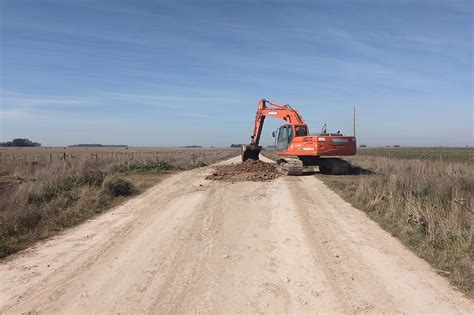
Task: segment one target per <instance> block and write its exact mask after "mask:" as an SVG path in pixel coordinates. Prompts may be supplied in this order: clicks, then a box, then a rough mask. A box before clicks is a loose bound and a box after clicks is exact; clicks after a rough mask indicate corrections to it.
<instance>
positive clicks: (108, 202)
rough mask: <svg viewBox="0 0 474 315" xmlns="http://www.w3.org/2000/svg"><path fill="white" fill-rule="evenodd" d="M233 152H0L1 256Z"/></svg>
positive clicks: (180, 150)
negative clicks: (167, 176) (175, 174)
mask: <svg viewBox="0 0 474 315" xmlns="http://www.w3.org/2000/svg"><path fill="white" fill-rule="evenodd" d="M236 154H237V150H235V149H175V150H173V149H148V150H144V149H136V150H135V151H133V150H130V151H129V150H128V149H127V151H126V150H125V149H103V150H99V151H97V150H94V149H93V150H91V149H69V148H68V149H62V150H61V149H56V148H55V149H47V148H36V149H19V148H9V149H2V150H0V162H1V164H0V257H4V256H7V255H8V254H11V253H14V252H16V251H18V250H21V249H23V248H25V247H27V246H28V245H30V244H32V243H33V242H35V241H37V240H39V239H44V238H47V237H49V236H51V235H54V234H55V233H57V232H58V231H61V230H62V229H64V228H67V227H70V226H72V225H75V224H77V223H80V222H82V221H84V220H85V219H87V218H90V217H91V216H93V215H95V214H97V213H99V212H102V211H104V210H105V209H107V208H109V207H111V206H113V205H116V204H118V203H120V202H122V201H124V200H126V198H128V197H130V196H132V195H136V194H139V193H141V192H143V191H144V190H145V189H147V188H148V187H150V186H152V185H153V184H155V183H157V182H158V181H159V180H161V179H162V178H163V175H164V174H166V173H169V172H174V171H178V170H185V169H191V168H195V167H201V166H205V165H208V164H212V163H215V162H216V161H218V160H222V159H225V158H229V157H232V156H235V155H236Z"/></svg>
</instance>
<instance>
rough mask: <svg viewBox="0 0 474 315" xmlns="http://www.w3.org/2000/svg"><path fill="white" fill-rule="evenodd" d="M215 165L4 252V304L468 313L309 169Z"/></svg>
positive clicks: (77, 309)
mask: <svg viewBox="0 0 474 315" xmlns="http://www.w3.org/2000/svg"><path fill="white" fill-rule="evenodd" d="M227 162H238V159H237V158H235V159H232V160H230V161H227ZM211 172H212V170H211V168H208V167H206V168H200V169H195V170H191V171H186V172H182V173H178V174H176V175H173V176H170V177H168V178H166V179H165V180H163V181H162V182H161V183H160V184H158V185H156V186H155V187H153V188H151V189H150V190H148V191H147V192H146V193H144V194H142V195H140V196H138V197H136V198H134V199H132V200H130V201H128V202H126V203H125V204H123V205H121V206H119V207H117V208H115V209H112V210H111V211H108V212H107V213H105V214H103V215H101V216H99V217H97V218H95V219H93V220H90V221H88V222H86V223H84V224H82V225H80V226H78V227H76V228H73V229H70V230H68V231H65V232H64V233H62V234H60V235H58V236H56V237H54V238H52V239H49V240H47V241H45V242H43V243H40V244H38V245H36V246H34V247H33V248H30V249H28V250H25V251H23V252H21V253H19V254H17V255H14V256H11V257H10V258H8V259H6V260H4V261H2V262H1V264H0V279H1V287H0V312H2V313H3V312H12V313H19V312H26V311H40V312H44V313H52V312H57V313H59V312H60V313H68V314H70V313H112V312H114V313H117V312H122V313H123V312H141V311H145V312H162V313H183V312H204V313H209V312H211V313H224V312H268V313H275V312H298V313H301V312H315V311H320V312H343V313H354V312H377V313H379V312H413V313H414V312H416V313H420V312H422V313H465V314H468V313H470V314H473V313H474V306H473V302H472V301H471V300H468V299H466V298H463V297H462V295H461V294H460V293H458V292H456V291H455V290H454V289H452V288H451V287H450V286H449V285H448V283H447V281H446V280H445V279H443V278H442V277H440V276H438V275H437V274H435V273H434V272H433V270H432V269H431V268H430V267H429V266H428V264H427V263H425V262H424V261H422V260H421V259H419V258H417V257H416V256H415V255H414V254H412V253H411V252H410V251H408V250H407V249H405V248H404V247H403V246H402V245H401V244H400V243H399V242H398V241H397V240H396V239H394V238H393V237H391V236H390V235H389V234H388V233H386V232H384V231H383V230H382V229H381V228H379V227H378V226H377V225H376V224H375V223H374V222H372V221H371V220H370V219H368V218H367V217H366V215H365V214H364V213H362V212H361V211H359V210H357V209H354V208H353V207H351V206H350V205H349V204H347V203H346V202H344V201H343V200H342V199H341V198H340V197H338V196H337V195H336V194H335V193H334V192H332V191H331V190H329V189H328V188H327V187H326V186H324V184H323V183H322V182H321V181H319V180H318V179H317V178H316V177H314V176H303V177H280V178H278V179H276V180H274V181H271V182H240V183H229V182H214V181H207V180H205V179H204V178H205V176H206V175H208V174H209V173H211Z"/></svg>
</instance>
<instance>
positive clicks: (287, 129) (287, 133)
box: [276, 125, 294, 151]
mask: <svg viewBox="0 0 474 315" xmlns="http://www.w3.org/2000/svg"><path fill="white" fill-rule="evenodd" d="M293 137H294V134H293V127H292V126H291V125H284V126H281V127H280V128H278V131H277V137H276V148H277V151H287V150H288V146H289V145H290V144H291V141H293Z"/></svg>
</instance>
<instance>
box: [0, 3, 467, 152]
mask: <svg viewBox="0 0 474 315" xmlns="http://www.w3.org/2000/svg"><path fill="white" fill-rule="evenodd" d="M0 4H1V5H0V9H1V21H0V27H1V30H0V34H1V50H0V62H1V64H0V66H1V69H0V70H1V72H0V73H1V78H0V79H1V81H0V88H1V90H0V91H1V95H0V101H1V108H0V123H1V127H0V141H6V140H10V139H11V138H14V137H27V138H30V139H32V140H34V141H38V142H41V143H43V145H51V146H56V145H60V146H62V145H68V144H75V143H107V144H112V143H114V144H128V145H132V146H173V145H192V144H196V145H205V146H210V145H215V146H227V145H230V144H231V143H243V142H248V141H249V139H250V138H249V136H250V133H251V129H252V125H253V119H254V115H255V109H256V106H257V102H258V100H259V99H260V98H266V99H270V100H273V101H276V102H279V103H284V104H286V103H288V104H291V105H293V106H294V107H296V108H298V109H299V110H300V112H301V113H302V114H303V117H304V118H305V120H306V122H307V123H308V124H309V126H310V129H311V131H312V132H319V131H320V129H321V127H322V125H323V124H324V123H327V124H328V126H329V129H330V130H331V131H337V130H341V131H342V132H343V133H346V134H351V132H352V107H353V106H354V105H355V106H356V107H357V122H358V131H357V136H358V142H359V144H368V145H386V144H401V145H420V146H434V145H451V146H465V145H471V146H472V145H473V138H474V136H473V127H472V125H473V119H474V113H473V98H472V97H473V55H472V53H473V38H472V32H473V24H472V21H473V5H472V4H471V2H470V1H455V0H446V1H441V0H439V1H438V0H433V1H408V0H398V1H376V0H373V1H298V0H296V1H256V0H255V1H244V0H241V1H137V0H135V1H98V0H96V1H86V0H82V1H81V0H75V1H73V0H70V1H69V0H63V1H49V0H43V1H35V0H33V1H25V0H15V1H13V0H0ZM280 124H281V122H280V121H277V120H275V121H272V120H270V119H267V125H266V127H265V129H264V133H265V135H264V137H263V142H264V144H270V143H271V142H272V138H271V135H270V134H271V131H272V130H273V129H275V128H276V127H278V126H279V125H280Z"/></svg>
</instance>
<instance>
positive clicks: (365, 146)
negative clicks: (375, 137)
mask: <svg viewBox="0 0 474 315" xmlns="http://www.w3.org/2000/svg"><path fill="white" fill-rule="evenodd" d="M359 148H367V145H365V144H361V145H360V146H359Z"/></svg>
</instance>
